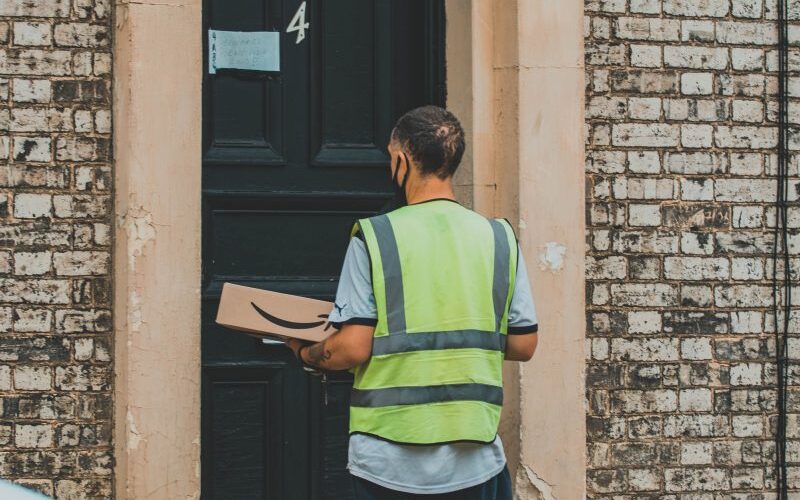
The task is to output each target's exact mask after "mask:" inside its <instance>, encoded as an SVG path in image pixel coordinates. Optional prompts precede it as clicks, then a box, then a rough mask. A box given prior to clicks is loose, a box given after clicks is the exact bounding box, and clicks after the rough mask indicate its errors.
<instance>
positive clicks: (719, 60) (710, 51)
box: [664, 45, 728, 69]
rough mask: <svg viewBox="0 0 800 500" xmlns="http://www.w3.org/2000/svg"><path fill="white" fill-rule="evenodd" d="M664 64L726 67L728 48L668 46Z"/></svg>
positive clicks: (683, 66) (669, 65)
mask: <svg viewBox="0 0 800 500" xmlns="http://www.w3.org/2000/svg"><path fill="white" fill-rule="evenodd" d="M664 65H665V66H667V67H673V68H691V69H725V68H726V67H727V66H728V49H726V48H715V47H694V46H686V45H680V46H672V45H670V46H666V47H664Z"/></svg>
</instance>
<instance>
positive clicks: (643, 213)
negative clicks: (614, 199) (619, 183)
mask: <svg viewBox="0 0 800 500" xmlns="http://www.w3.org/2000/svg"><path fill="white" fill-rule="evenodd" d="M628 210H629V212H628V223H629V224H630V225H631V226H658V225H661V206H660V205H629V207H628Z"/></svg>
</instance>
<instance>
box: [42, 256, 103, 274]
mask: <svg viewBox="0 0 800 500" xmlns="http://www.w3.org/2000/svg"><path fill="white" fill-rule="evenodd" d="M109 261H110V255H109V254H108V252H80V251H79V252H56V253H54V254H53V265H54V268H55V272H56V274H57V275H61V276H81V275H103V274H107V273H108V266H109Z"/></svg>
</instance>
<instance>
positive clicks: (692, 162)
mask: <svg viewBox="0 0 800 500" xmlns="http://www.w3.org/2000/svg"><path fill="white" fill-rule="evenodd" d="M665 163H666V166H667V171H669V172H672V173H676V174H711V173H717V172H721V171H722V169H721V163H720V160H719V158H718V157H717V156H716V155H714V154H713V153H708V152H696V153H667V154H666V155H665Z"/></svg>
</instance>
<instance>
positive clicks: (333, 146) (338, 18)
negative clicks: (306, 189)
mask: <svg viewBox="0 0 800 500" xmlns="http://www.w3.org/2000/svg"><path fill="white" fill-rule="evenodd" d="M319 12H320V16H319V17H320V21H319V23H320V26H321V29H320V30H319V32H316V33H315V35H314V40H313V41H314V44H313V45H312V47H313V48H312V64H314V68H313V69H314V70H315V72H314V73H313V74H312V96H311V98H312V108H311V109H312V130H313V131H312V141H313V145H312V148H313V151H314V158H313V160H312V162H311V164H312V165H316V166H325V165H331V166H377V167H381V166H385V165H386V161H387V160H388V156H387V152H386V142H387V138H388V135H389V132H390V131H391V127H392V121H393V115H394V103H393V102H392V88H391V78H392V60H391V57H390V54H391V50H392V47H391V43H392V29H390V27H391V25H392V2H391V0H375V1H373V0H341V2H336V3H331V2H323V3H321V4H320V9H319ZM387 25H388V26H387ZM354 28H355V29H354Z"/></svg>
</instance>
